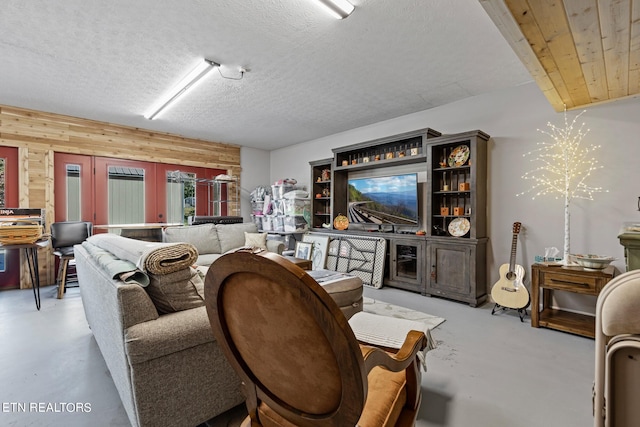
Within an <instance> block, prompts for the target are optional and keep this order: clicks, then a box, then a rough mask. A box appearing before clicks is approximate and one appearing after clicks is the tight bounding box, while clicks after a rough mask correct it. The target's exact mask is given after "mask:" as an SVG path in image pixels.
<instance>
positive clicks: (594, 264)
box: [572, 254, 615, 270]
mask: <svg viewBox="0 0 640 427" xmlns="http://www.w3.org/2000/svg"><path fill="white" fill-rule="evenodd" d="M572 256H573V258H574V259H575V260H576V262H577V263H578V265H581V266H582V267H583V268H584V269H585V270H603V269H605V268H607V267H608V266H609V264H611V261H614V260H615V258H613V257H610V256H602V255H593V254H586V255H582V254H575V255H572Z"/></svg>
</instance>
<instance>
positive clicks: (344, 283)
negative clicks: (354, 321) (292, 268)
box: [306, 270, 362, 319]
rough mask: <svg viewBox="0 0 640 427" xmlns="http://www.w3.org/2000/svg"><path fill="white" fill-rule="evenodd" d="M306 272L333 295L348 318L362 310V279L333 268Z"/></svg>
mask: <svg viewBox="0 0 640 427" xmlns="http://www.w3.org/2000/svg"><path fill="white" fill-rule="evenodd" d="M306 273H307V274H308V275H309V276H311V277H313V279H314V280H315V281H316V282H318V284H320V286H322V287H323V288H324V290H325V291H327V293H328V294H329V295H331V298H333V300H334V301H335V302H336V303H337V304H338V307H340V309H341V310H342V312H343V313H344V315H345V317H346V318H347V319H349V318H351V316H353V315H354V314H356V313H358V312H360V311H362V279H360V278H359V277H357V276H352V275H350V274H346V273H339V272H337V271H331V270H310V271H307V272H306Z"/></svg>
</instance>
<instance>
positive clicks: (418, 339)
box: [360, 331, 427, 373]
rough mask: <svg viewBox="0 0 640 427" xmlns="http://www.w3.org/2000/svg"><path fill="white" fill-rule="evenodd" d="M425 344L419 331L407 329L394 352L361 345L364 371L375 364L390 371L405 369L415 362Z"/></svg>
mask: <svg viewBox="0 0 640 427" xmlns="http://www.w3.org/2000/svg"><path fill="white" fill-rule="evenodd" d="M426 346H427V337H426V336H425V334H424V333H423V332H420V331H409V333H408V334H407V338H405V340H404V343H403V344H402V347H401V348H400V350H398V352H397V353H396V354H391V353H388V352H386V351H384V350H382V349H380V348H377V347H371V346H364V345H363V346H361V347H360V348H361V350H362V357H363V358H364V366H365V369H366V372H367V373H368V372H370V371H371V369H373V368H374V367H376V366H383V367H385V368H386V369H388V370H390V371H392V372H400V371H402V370H404V369H407V368H408V367H409V365H411V364H412V363H414V362H415V360H416V357H417V354H418V352H419V351H420V350H423V349H424V348H425V347H426Z"/></svg>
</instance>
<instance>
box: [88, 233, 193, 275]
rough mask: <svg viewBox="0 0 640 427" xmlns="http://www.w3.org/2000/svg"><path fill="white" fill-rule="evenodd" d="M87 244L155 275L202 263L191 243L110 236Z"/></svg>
mask: <svg viewBox="0 0 640 427" xmlns="http://www.w3.org/2000/svg"><path fill="white" fill-rule="evenodd" d="M87 241H88V242H89V243H91V244H93V245H95V246H98V247H99V248H102V249H104V250H106V251H109V252H111V253H112V254H114V255H115V256H116V257H118V258H120V259H123V260H126V261H130V262H132V263H134V264H135V265H136V266H137V267H138V268H139V269H140V270H142V271H143V272H148V273H152V274H168V273H173V272H175V271H178V270H182V269H185V268H187V267H190V266H192V265H193V264H194V263H195V261H196V260H197V259H198V251H197V249H196V248H195V246H193V245H192V244H190V243H159V242H146V241H142V240H135V239H129V238H127V237H122V236H118V235H116V234H110V233H104V234H95V235H93V236H91V237H89V238H88V239H87Z"/></svg>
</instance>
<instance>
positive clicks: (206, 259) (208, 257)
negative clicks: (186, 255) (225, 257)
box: [196, 254, 222, 267]
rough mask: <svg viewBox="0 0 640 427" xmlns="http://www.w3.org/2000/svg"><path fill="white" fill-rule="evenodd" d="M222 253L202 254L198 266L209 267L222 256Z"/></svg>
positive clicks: (197, 261)
mask: <svg viewBox="0 0 640 427" xmlns="http://www.w3.org/2000/svg"><path fill="white" fill-rule="evenodd" d="M221 256H222V254H202V255H200V256H199V257H198V259H197V260H196V265H197V266H203V267H209V266H210V265H211V264H213V263H214V261H215V260H217V259H218V258H220V257H221Z"/></svg>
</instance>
